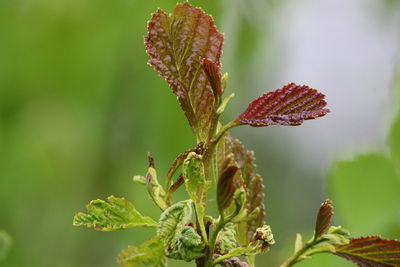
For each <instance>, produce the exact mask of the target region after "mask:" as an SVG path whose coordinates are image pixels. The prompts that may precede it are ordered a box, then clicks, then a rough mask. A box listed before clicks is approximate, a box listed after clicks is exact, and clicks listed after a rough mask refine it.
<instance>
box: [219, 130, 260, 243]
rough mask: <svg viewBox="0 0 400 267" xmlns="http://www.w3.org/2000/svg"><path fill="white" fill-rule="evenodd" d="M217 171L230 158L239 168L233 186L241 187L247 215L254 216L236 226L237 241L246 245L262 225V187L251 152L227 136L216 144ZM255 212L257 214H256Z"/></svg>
mask: <svg viewBox="0 0 400 267" xmlns="http://www.w3.org/2000/svg"><path fill="white" fill-rule="evenodd" d="M217 149H218V158H219V160H218V162H219V164H218V165H219V169H220V170H223V169H224V164H226V163H224V162H225V160H226V159H227V158H230V157H231V158H232V159H233V160H234V162H235V165H236V166H238V167H239V171H240V179H236V178H235V182H234V184H235V186H236V187H237V188H239V187H243V188H244V189H245V192H246V203H245V208H246V210H247V212H248V214H253V215H256V216H255V217H254V218H253V220H250V221H246V222H241V223H239V225H238V234H239V241H240V243H241V245H247V244H248V242H249V241H250V240H251V238H252V237H253V235H254V232H255V230H256V229H257V228H258V227H262V226H263V225H264V219H265V207H264V185H263V181H262V178H261V176H260V175H259V174H257V173H256V165H255V163H254V161H255V159H254V153H253V151H248V150H246V149H245V148H244V146H243V145H242V143H241V142H240V141H239V140H237V139H234V138H232V137H231V136H230V135H229V134H226V136H225V137H224V138H223V139H222V140H221V141H220V143H219V144H218V147H217ZM256 211H257V212H256Z"/></svg>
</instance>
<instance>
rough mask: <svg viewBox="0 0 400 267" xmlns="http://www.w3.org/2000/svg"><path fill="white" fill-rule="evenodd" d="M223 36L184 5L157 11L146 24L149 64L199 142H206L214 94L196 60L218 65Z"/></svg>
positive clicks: (199, 13) (200, 13) (208, 20)
mask: <svg viewBox="0 0 400 267" xmlns="http://www.w3.org/2000/svg"><path fill="white" fill-rule="evenodd" d="M222 44H223V35H222V34H221V33H219V32H218V31H217V29H216V27H215V25H214V21H213V19H212V18H211V16H209V15H206V14H205V13H204V12H203V11H202V10H201V9H198V8H193V7H192V6H191V5H190V4H189V3H188V2H185V3H181V4H178V5H177V6H176V7H175V9H174V11H173V12H172V14H171V15H169V16H168V15H167V14H166V13H165V12H164V11H162V10H158V11H157V12H156V13H154V14H153V16H152V18H151V19H150V21H149V22H148V36H146V37H145V46H146V51H147V54H148V55H149V64H150V65H151V66H152V67H153V68H154V69H155V70H156V71H157V72H158V74H159V75H160V76H161V77H162V78H164V79H165V80H166V81H167V82H168V84H169V86H170V87H171V88H172V91H173V93H174V94H175V95H176V96H177V98H178V100H179V103H180V105H181V107H182V109H183V111H184V112H185V115H186V117H187V118H188V120H189V124H190V126H191V127H192V130H193V132H194V133H195V134H196V136H197V137H198V138H199V139H200V140H206V139H207V138H208V134H209V129H210V124H211V121H212V114H213V107H214V101H215V100H214V94H213V90H212V88H211V85H210V82H209V80H208V79H207V75H206V73H205V71H204V69H203V68H202V67H201V63H200V60H201V59H202V58H208V59H209V60H211V61H213V62H215V64H216V65H217V66H219V65H220V57H221V48H222Z"/></svg>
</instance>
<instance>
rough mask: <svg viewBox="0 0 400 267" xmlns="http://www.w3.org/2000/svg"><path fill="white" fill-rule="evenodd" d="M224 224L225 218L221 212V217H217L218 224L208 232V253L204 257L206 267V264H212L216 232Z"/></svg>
mask: <svg viewBox="0 0 400 267" xmlns="http://www.w3.org/2000/svg"><path fill="white" fill-rule="evenodd" d="M225 224H226V221H225V219H224V217H223V216H222V214H221V217H220V219H219V222H218V224H217V225H216V227H215V230H214V231H212V232H211V234H210V239H209V243H208V244H209V246H208V247H209V250H208V253H207V256H206V257H207V258H206V265H205V266H206V267H208V266H210V267H211V266H213V265H214V264H213V256H214V250H215V243H216V241H217V237H218V233H219V232H220V231H221V229H222V228H224V226H225Z"/></svg>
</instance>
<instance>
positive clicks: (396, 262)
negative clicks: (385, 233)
mask: <svg viewBox="0 0 400 267" xmlns="http://www.w3.org/2000/svg"><path fill="white" fill-rule="evenodd" d="M334 254H335V255H338V256H340V257H342V258H345V259H347V260H350V261H352V262H354V263H356V264H357V265H358V266H361V267H370V266H374V267H389V266H393V267H396V266H400V241H397V240H386V239H381V238H380V237H378V236H369V237H361V238H352V239H350V243H349V244H347V245H342V246H336V252H335V253H334Z"/></svg>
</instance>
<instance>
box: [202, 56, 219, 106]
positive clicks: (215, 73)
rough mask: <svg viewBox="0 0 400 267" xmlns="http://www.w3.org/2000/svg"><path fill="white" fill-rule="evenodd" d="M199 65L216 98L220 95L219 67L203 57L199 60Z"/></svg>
mask: <svg viewBox="0 0 400 267" xmlns="http://www.w3.org/2000/svg"><path fill="white" fill-rule="evenodd" d="M201 65H202V66H203V69H204V72H205V73H206V75H207V78H208V81H209V82H210V85H211V88H212V89H213V92H214V96H215V99H216V98H217V97H218V96H221V95H222V85H221V71H220V67H219V66H218V64H217V63H215V62H213V61H212V60H210V59H208V58H203V59H202V60H201Z"/></svg>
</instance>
